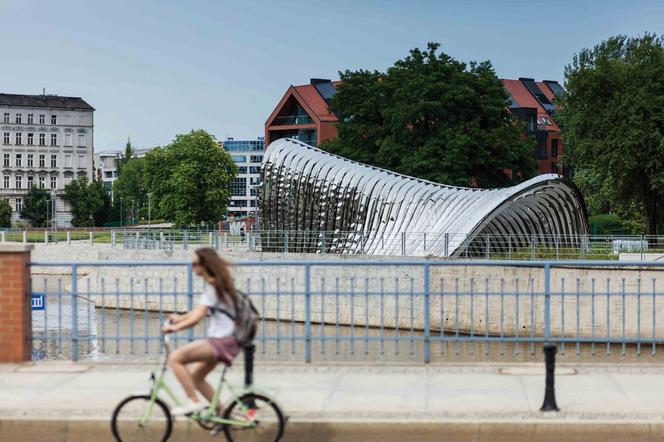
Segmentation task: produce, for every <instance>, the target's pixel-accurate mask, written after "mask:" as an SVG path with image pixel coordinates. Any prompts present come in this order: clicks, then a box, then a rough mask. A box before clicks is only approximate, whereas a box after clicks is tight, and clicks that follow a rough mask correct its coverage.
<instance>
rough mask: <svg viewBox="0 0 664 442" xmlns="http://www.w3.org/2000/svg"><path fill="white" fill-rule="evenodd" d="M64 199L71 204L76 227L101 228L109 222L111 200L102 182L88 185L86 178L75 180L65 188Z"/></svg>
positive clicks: (73, 221)
mask: <svg viewBox="0 0 664 442" xmlns="http://www.w3.org/2000/svg"><path fill="white" fill-rule="evenodd" d="M62 199H64V200H65V201H67V202H68V203H69V204H70V206H71V213H72V220H71V223H72V225H74V226H76V227H93V226H101V225H103V224H104V223H105V222H107V221H108V218H109V215H110V207H111V199H110V197H109V196H108V195H107V194H106V192H104V186H103V184H102V182H101V181H93V182H91V183H89V184H88V179H87V178H86V177H81V178H79V179H76V180H73V181H72V182H70V183H69V184H67V185H66V186H65V192H64V195H63V196H62Z"/></svg>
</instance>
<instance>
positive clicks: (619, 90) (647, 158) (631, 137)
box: [556, 34, 664, 234]
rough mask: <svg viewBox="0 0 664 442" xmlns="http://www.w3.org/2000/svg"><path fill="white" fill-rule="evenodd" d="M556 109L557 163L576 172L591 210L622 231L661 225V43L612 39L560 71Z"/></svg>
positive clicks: (663, 218)
mask: <svg viewBox="0 0 664 442" xmlns="http://www.w3.org/2000/svg"><path fill="white" fill-rule="evenodd" d="M565 80H566V83H565V86H566V89H567V93H566V94H565V96H564V97H562V98H561V100H560V104H561V109H560V110H559V111H558V113H557V114H556V120H557V121H558V122H559V123H560V125H561V127H562V131H563V138H564V142H565V156H564V162H565V164H566V167H571V168H572V169H573V170H575V172H576V177H575V181H576V182H577V183H578V184H579V187H580V188H581V190H582V192H583V193H584V196H585V197H586V198H587V200H588V202H589V209H590V212H591V214H592V213H598V212H606V211H608V210H607V209H610V210H611V211H612V212H615V213H617V214H618V215H619V216H620V217H621V218H623V219H626V220H627V221H626V223H627V224H628V227H627V229H626V230H628V231H630V233H640V232H638V230H639V224H640V223H639V221H638V220H635V219H634V218H635V217H634V214H635V213H639V212H640V213H641V220H642V222H643V224H644V225H645V233H646V234H655V233H656V232H657V229H658V226H659V227H660V229H661V228H662V226H663V225H664V40H663V39H662V38H661V37H657V36H655V35H651V34H646V35H644V36H643V37H639V38H628V37H625V36H618V37H612V38H610V39H608V40H606V41H604V42H602V43H600V44H599V45H597V46H595V47H594V48H593V49H584V50H582V51H581V52H580V53H579V54H577V55H575V56H574V59H573V61H572V63H571V64H570V65H568V66H567V67H566V68H565Z"/></svg>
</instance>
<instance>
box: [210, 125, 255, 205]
mask: <svg viewBox="0 0 664 442" xmlns="http://www.w3.org/2000/svg"><path fill="white" fill-rule="evenodd" d="M219 145H220V146H221V148H222V149H224V150H225V151H227V152H228V153H229V154H230V155H231V157H232V158H233V161H234V162H235V164H236V165H237V167H238V174H237V176H236V177H235V178H234V179H233V181H232V182H231V201H230V203H229V206H228V216H229V217H249V216H252V215H255V214H256V212H257V205H258V197H257V195H258V194H257V192H258V187H259V185H260V179H261V164H262V162H263V151H264V150H265V139H264V138H263V137H260V138H258V139H256V140H235V139H233V138H228V139H226V140H225V141H220V142H219Z"/></svg>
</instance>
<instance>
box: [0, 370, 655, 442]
mask: <svg viewBox="0 0 664 442" xmlns="http://www.w3.org/2000/svg"><path fill="white" fill-rule="evenodd" d="M152 368H156V366H154V365H120V364H114V365H111V364H105V363H104V364H89V363H85V362H83V363H76V364H74V363H68V362H39V363H34V364H22V365H16V364H5V365H0V440H11V439H9V438H7V437H6V436H7V435H8V434H15V433H18V432H21V436H22V438H23V440H30V439H25V437H26V436H25V435H26V433H25V431H26V428H29V427H30V425H28V424H29V422H31V421H40V424H39V425H41V426H42V428H45V427H44V425H45V426H47V427H48V425H52V424H54V423H56V422H57V423H59V424H60V423H63V422H64V423H65V424H66V426H67V425H68V426H69V427H70V429H73V428H74V427H75V425H76V422H81V425H82V426H85V425H88V426H90V428H93V427H94V425H93V423H94V422H97V423H98V427H99V428H103V432H104V434H102V435H100V436H98V437H96V438H95V440H97V441H101V440H105V439H104V437H110V434H108V433H110V432H108V421H109V417H110V414H111V411H112V410H113V408H114V406H115V405H116V404H117V403H118V402H119V401H120V400H121V399H122V398H123V397H125V396H127V395H129V394H131V393H137V392H143V391H147V389H148V385H149V384H148V381H147V379H148V375H149V372H150V370H151V369H152ZM215 373H216V372H215ZM255 378H256V384H257V387H258V388H264V389H266V390H268V391H270V392H272V393H273V394H274V395H276V398H277V401H278V402H279V404H280V405H281V406H282V408H283V409H284V411H285V412H286V414H288V415H289V416H290V418H291V422H290V423H289V428H288V429H289V433H288V434H287V435H288V436H289V437H287V438H286V440H313V439H311V438H313V437H315V438H316V440H326V441H327V440H330V441H332V440H335V441H336V440H359V439H362V440H363V441H364V442H367V441H369V440H392V439H389V437H387V436H385V435H384V437H381V438H380V439H374V438H372V437H371V436H370V435H372V434H373V435H378V434H380V433H387V435H388V436H389V435H396V434H397V432H398V431H402V430H403V431H405V433H402V434H401V435H400V437H398V438H395V439H394V440H487V441H490V440H496V441H498V440H510V441H516V440H538V441H543V440H602V441H604V442H607V441H610V440H629V441H636V440H664V394H663V393H662V390H664V369H663V368H659V367H648V366H643V365H641V366H622V365H621V366H597V365H595V366H577V367H559V369H558V375H557V377H556V394H557V400H558V405H559V407H560V408H561V410H562V411H560V412H558V413H541V412H540V411H539V407H540V406H541V405H542V399H543V395H544V372H543V367H542V364H537V365H528V364H520V365H516V366H511V367H510V366H504V365H490V364H482V365H432V366H426V367H425V366H363V365H358V366H353V365H351V366H343V367H342V366H320V365H319V366H302V365H283V364H282V365H270V366H259V367H257V371H256V374H255ZM208 379H209V380H210V381H215V382H216V379H217V375H216V374H212V375H211V377H210V378H208ZM231 380H232V381H234V383H237V384H240V383H241V381H242V370H241V367H237V368H236V369H234V370H233V371H232V373H231ZM169 381H170V382H175V380H174V379H173V378H172V377H170V376H169ZM176 391H178V392H180V390H179V388H176ZM49 422H51V424H49ZM312 423H313V424H312ZM59 424H58V425H59ZM39 425H34V426H35V427H37V426H39ZM63 425H64V424H63ZM62 428H65V427H62ZM554 429H555V432H554ZM565 429H567V430H565ZM190 430H193V429H185V430H183V431H190ZM563 430H564V431H568V432H567V433H564V431H563ZM54 431H55V432H57V429H56V430H54ZM95 431H98V430H95ZM196 431H198V432H200V434H202V435H205V433H204V432H202V431H200V430H196ZM321 431H323V432H324V434H323V435H322V436H321V434H319V433H320V432H321ZM362 431H364V432H366V434H367V436H361V437H360V436H359V435H360V434H361V433H362ZM418 431H419V433H418ZM561 431H562V432H561ZM3 432H4V433H3ZM12 432H13V433H12ZM312 432H313V433H312ZM316 432H318V433H316ZM549 432H551V433H552V434H558V435H559V436H560V437H559V438H556V437H558V436H555V437H554V436H552V435H549V436H546V434H548V433H549ZM346 433H348V435H346ZM429 433H430V434H429ZM49 434H54V433H53V432H49ZM197 434H198V433H197ZM404 434H407V435H409V436H412V438H410V437H404ZM563 434H565V437H562V436H563ZM583 434H585V435H586V436H585V437H583ZM298 435H299V436H298ZM352 435H354V436H352ZM176 436H177V433H176ZM205 436H206V435H205ZM355 436H356V437H357V438H355ZM35 437H36V436H35ZM81 437H83V436H81ZM182 438H183V439H188V440H194V438H192V437H189V436H186V435H185V436H182ZM176 439H177V437H176ZM35 440H84V439H76V438H73V436H70V437H69V438H67V437H62V438H59V439H44V438H42V437H40V438H37V439H35ZM201 440H205V439H201Z"/></svg>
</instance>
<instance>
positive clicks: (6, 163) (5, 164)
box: [2, 153, 9, 167]
mask: <svg viewBox="0 0 664 442" xmlns="http://www.w3.org/2000/svg"><path fill="white" fill-rule="evenodd" d="M2 164H3V165H4V167H9V154H8V153H6V154H5V158H4V162H3V163H2Z"/></svg>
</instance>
